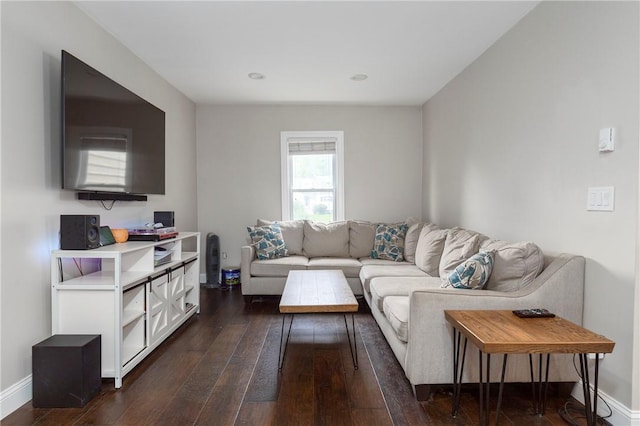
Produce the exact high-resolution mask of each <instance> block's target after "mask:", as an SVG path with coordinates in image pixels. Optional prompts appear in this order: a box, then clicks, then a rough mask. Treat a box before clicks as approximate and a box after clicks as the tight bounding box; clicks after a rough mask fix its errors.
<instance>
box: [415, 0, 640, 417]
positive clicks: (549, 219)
mask: <svg viewBox="0 0 640 426" xmlns="http://www.w3.org/2000/svg"><path fill="white" fill-rule="evenodd" d="M638 16H639V15H638V3H637V2H543V3H541V4H540V5H539V6H538V7H537V8H536V9H534V10H533V11H532V12H531V13H530V14H529V15H527V16H526V17H525V18H524V19H523V20H522V21H521V22H520V23H519V24H518V25H517V26H516V27H514V28H513V29H512V30H511V31H510V32H509V33H507V34H506V35H505V36H504V37H503V38H501V39H500V40H499V41H498V42H497V43H496V44H495V45H494V46H492V47H491V48H490V49H489V50H488V51H487V52H485V53H484V54H483V55H482V56H481V57H480V58H479V59H478V60H477V61H476V62H475V63H473V64H472V65H471V66H469V67H468V68H467V69H466V70H465V71H464V72H462V73H461V74H460V75H459V76H458V77H457V78H455V79H454V80H453V81H452V82H450V83H449V84H448V85H447V86H446V87H445V88H444V89H443V90H441V91H440V92H439V93H438V94H437V95H436V96H435V97H433V98H432V99H431V100H429V101H428V102H427V103H426V104H425V105H424V109H423V117H424V121H423V126H424V143H425V149H424V164H425V175H424V182H423V184H424V186H423V191H424V211H425V216H427V217H429V218H430V219H431V220H433V221H434V222H436V223H439V224H441V225H444V226H451V225H461V226H464V227H468V228H471V229H476V230H478V231H481V232H483V233H485V234H487V235H489V236H491V237H495V238H501V239H507V240H532V241H534V242H536V243H537V244H539V245H540V246H541V247H542V249H543V250H549V251H564V252H570V253H576V254H580V255H583V256H585V257H586V258H587V266H586V283H585V285H586V294H585V300H584V302H585V304H584V325H585V326H586V327H588V328H590V329H592V330H594V331H596V332H598V333H602V334H604V335H605V336H607V337H609V338H610V339H612V340H614V341H615V342H616V347H615V351H614V353H613V354H612V355H607V357H606V358H605V360H604V361H603V362H602V363H601V373H600V387H601V389H602V390H603V391H604V392H605V393H607V394H609V395H610V396H612V397H613V398H615V399H616V400H618V401H619V402H621V403H622V404H624V405H626V406H627V407H631V406H632V405H631V395H632V384H631V374H630V373H631V372H632V353H633V352H632V344H633V318H634V303H633V300H634V283H635V278H634V276H635V266H636V265H635V262H636V255H637V252H636V235H637V232H636V231H637V218H638V216H637V213H638V212H637V206H638V196H637V194H638V137H639V136H638V128H639V120H638V117H639V113H640V111H639V107H638V90H639V86H638V76H639V69H638V61H639V58H638V51H639V41H638V40H639V34H638ZM602 127H615V129H616V131H617V135H618V138H617V139H618V140H617V142H616V150H615V152H612V153H606V154H601V153H599V152H598V149H597V143H598V132H599V129H600V128H602ZM610 185H611V186H615V211H614V212H611V213H605V212H588V211H586V204H587V188H588V187H589V186H610ZM636 374H637V373H636Z"/></svg>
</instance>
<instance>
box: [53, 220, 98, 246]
mask: <svg viewBox="0 0 640 426" xmlns="http://www.w3.org/2000/svg"><path fill="white" fill-rule="evenodd" d="M98 247H100V216H99V215H95V214H73V215H71V214H63V215H60V248H61V249H62V250H88V249H94V248H98Z"/></svg>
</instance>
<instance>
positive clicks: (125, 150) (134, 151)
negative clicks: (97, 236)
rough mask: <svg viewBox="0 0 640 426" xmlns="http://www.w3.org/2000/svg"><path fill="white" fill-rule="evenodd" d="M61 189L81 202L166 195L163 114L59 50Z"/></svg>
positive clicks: (135, 199) (139, 198)
mask: <svg viewBox="0 0 640 426" xmlns="http://www.w3.org/2000/svg"><path fill="white" fill-rule="evenodd" d="M61 98H62V175H63V176H62V188H63V189H71V190H75V191H79V192H78V198H79V199H88V200H128V201H129V200H130V201H141V200H146V196H145V195H144V194H164V193H165V113H164V111H162V110H161V109H159V108H157V107H155V106H154V105H152V104H151V103H149V102H147V101H146V100H144V99H142V98H141V97H139V96H138V95H136V94H134V93H133V92H131V91H130V90H128V89H126V88H125V87H123V86H121V85H120V84H118V83H116V82H115V81H113V80H112V79H110V78H109V77H107V76H105V75H104V74H102V73H100V72H99V71H98V70H96V69H94V68H92V67H91V66H89V65H87V64H85V63H84V62H82V61H81V60H79V59H78V58H76V57H74V56H73V55H71V54H69V53H68V52H65V51H62V96H61Z"/></svg>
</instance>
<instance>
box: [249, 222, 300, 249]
mask: <svg viewBox="0 0 640 426" xmlns="http://www.w3.org/2000/svg"><path fill="white" fill-rule="evenodd" d="M273 223H277V224H278V225H280V230H281V231H282V239H284V244H285V245H286V246H287V251H288V252H289V255H293V254H302V238H303V236H304V220H284V221H271V220H264V219H258V224H257V225H258V226H265V225H271V224H273Z"/></svg>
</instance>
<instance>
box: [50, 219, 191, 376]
mask: <svg viewBox="0 0 640 426" xmlns="http://www.w3.org/2000/svg"><path fill="white" fill-rule="evenodd" d="M199 247H200V233H199V232H180V233H179V234H178V236H177V237H176V238H172V239H168V240H163V241H154V242H142V241H129V242H126V243H120V244H113V245H109V246H105V247H100V248H97V249H93V250H54V251H53V252H52V254H51V323H52V334H100V335H101V336H102V353H101V354H102V377H113V378H114V379H115V387H116V388H119V387H121V386H122V378H123V377H124V376H125V375H126V374H127V373H128V372H129V371H131V370H132V369H133V368H134V367H135V366H136V365H137V364H138V363H139V362H140V361H142V360H143V359H144V358H145V357H146V356H147V355H148V354H149V353H151V351H153V350H154V349H155V348H156V347H157V346H158V345H159V344H160V343H162V341H163V340H164V339H165V338H167V337H168V336H169V335H170V334H171V333H173V332H174V331H175V330H176V329H177V328H178V327H179V326H180V325H182V324H183V323H184V322H185V321H186V320H187V319H189V318H190V317H191V316H193V315H194V314H195V313H197V312H199V311H200V289H199V287H200V283H199V275H200V259H199V256H198V248H199ZM158 250H161V251H165V252H170V253H171V260H170V261H169V262H168V263H165V264H162V265H161V266H154V254H155V253H156V252H157V251H158ZM65 259H71V260H72V261H73V262H78V261H80V262H81V261H82V260H83V259H95V260H96V262H99V263H100V264H101V265H100V268H99V270H98V271H96V272H93V273H89V274H86V275H79V274H76V275H79V276H76V277H74V278H69V279H63V276H62V275H63V274H62V271H63V268H62V264H63V263H62V262H63V261H65ZM78 269H79V270H80V269H81V268H78Z"/></svg>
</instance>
